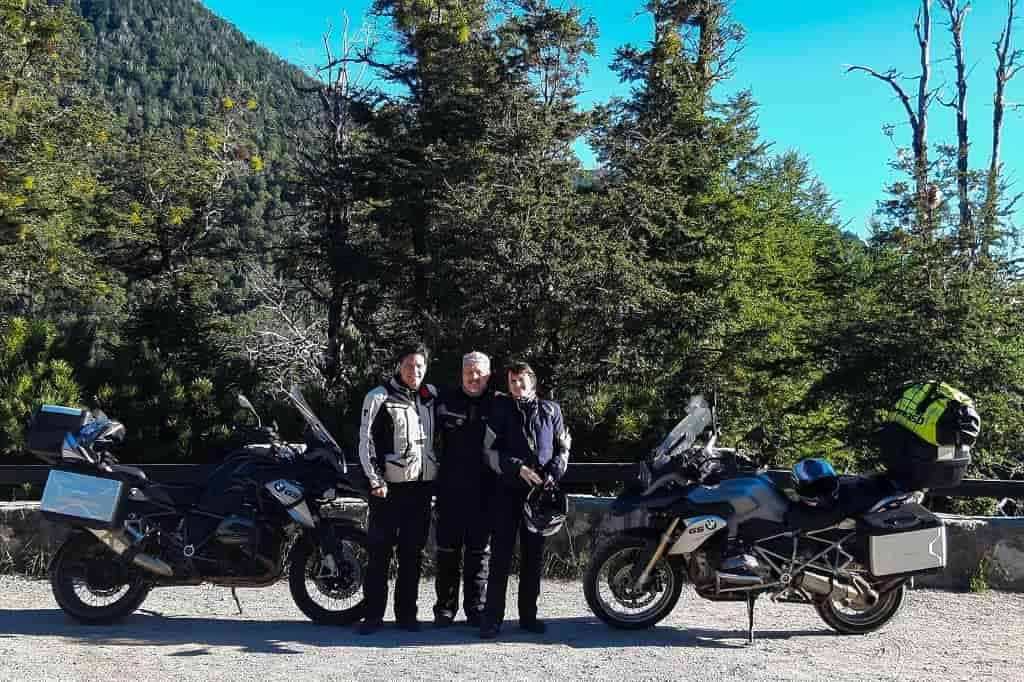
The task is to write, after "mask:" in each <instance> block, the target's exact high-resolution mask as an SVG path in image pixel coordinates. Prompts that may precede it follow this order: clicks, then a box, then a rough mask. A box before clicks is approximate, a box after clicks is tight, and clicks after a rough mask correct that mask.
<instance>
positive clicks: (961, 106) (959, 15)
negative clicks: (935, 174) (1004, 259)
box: [939, 0, 978, 264]
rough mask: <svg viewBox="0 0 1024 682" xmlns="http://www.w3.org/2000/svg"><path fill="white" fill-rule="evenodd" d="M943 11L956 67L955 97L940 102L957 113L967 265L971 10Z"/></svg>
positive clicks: (951, 7) (971, 245) (948, 2)
mask: <svg viewBox="0 0 1024 682" xmlns="http://www.w3.org/2000/svg"><path fill="white" fill-rule="evenodd" d="M939 2H940V4H941V5H942V8H943V9H945V10H946V14H947V15H948V16H949V32H950V34H952V38H953V58H954V62H955V64H956V97H955V98H954V99H952V100H950V101H949V102H943V101H942V100H939V101H940V102H942V104H943V105H944V106H947V107H949V108H951V109H953V110H955V111H956V139H957V152H956V195H957V202H958V204H959V209H960V220H959V227H958V230H957V237H958V240H959V242H960V246H961V249H962V250H963V251H964V252H965V253H967V254H968V257H969V262H970V263H972V264H973V263H975V262H976V259H977V249H978V246H977V241H978V240H977V236H976V235H975V233H974V225H973V217H972V215H971V202H970V196H969V192H968V190H969V187H968V184H969V180H970V164H969V158H968V157H969V154H970V139H969V137H968V133H967V66H966V62H965V61H964V21H965V19H966V18H967V13H968V12H969V11H970V10H971V3H970V0H967V1H966V2H964V3H963V4H962V5H961V4H960V2H959V0H939Z"/></svg>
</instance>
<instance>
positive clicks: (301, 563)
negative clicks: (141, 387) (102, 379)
mask: <svg viewBox="0 0 1024 682" xmlns="http://www.w3.org/2000/svg"><path fill="white" fill-rule="evenodd" d="M288 398H289V399H290V401H291V402H292V403H293V405H294V406H295V408H296V409H297V410H298V411H299V413H300V414H301V415H302V417H303V419H304V421H305V422H306V424H307V426H308V429H307V431H308V433H309V434H310V435H311V437H310V439H309V440H310V443H309V444H308V445H307V444H288V443H285V442H283V441H282V440H281V439H280V437H279V436H278V434H277V431H276V427H274V426H263V425H262V421H261V420H260V418H259V415H258V414H256V411H255V410H254V409H253V407H252V404H251V403H250V402H249V401H248V399H246V398H245V397H244V396H240V397H239V403H240V404H241V405H242V406H243V407H245V408H246V409H248V410H250V411H251V412H252V413H253V414H254V415H255V416H256V422H257V427H255V428H251V427H250V428H248V429H246V430H238V429H236V436H237V435H239V434H240V433H241V435H243V436H244V437H245V440H246V441H247V443H246V444H245V445H244V446H242V447H240V448H238V449H237V450H235V451H233V452H232V453H230V454H229V455H228V456H227V457H226V458H225V459H224V460H223V462H222V463H220V464H219V465H218V466H217V468H216V469H215V470H214V471H213V472H212V474H211V475H210V476H209V478H208V480H207V481H206V483H205V485H202V486H199V485H166V484H161V483H155V482H153V481H150V480H149V479H148V478H147V476H146V474H145V472H143V471H142V470H141V469H139V468H137V467H132V466H128V465H124V464H120V463H119V462H118V461H117V458H116V457H115V456H114V455H113V454H112V453H111V448H112V446H113V445H114V444H115V443H117V442H119V441H121V440H123V437H124V433H125V427H124V425H123V424H121V423H119V422H117V421H115V420H112V419H108V418H107V417H106V415H104V414H102V413H95V414H90V413H87V412H86V411H84V410H75V409H71V408H65V407H57V406H51V405H44V406H43V407H42V408H41V410H40V412H39V413H38V414H37V416H36V419H35V420H34V422H33V427H32V431H31V433H30V436H29V449H30V451H32V452H33V453H34V454H37V455H39V456H41V457H43V458H44V459H46V460H47V461H49V462H50V463H51V464H52V465H53V466H52V469H51V471H50V474H49V476H48V479H47V482H46V486H45V488H44V490H43V497H42V503H41V505H40V506H41V510H42V512H43V514H44V515H45V516H47V517H49V518H50V519H52V520H56V521H61V522H64V523H67V524H69V525H70V526H71V528H72V531H71V534H70V536H69V537H68V538H67V540H66V541H65V542H64V543H63V544H62V545H61V546H60V548H59V549H58V550H57V552H56V553H55V555H54V556H53V559H52V561H51V563H50V583H51V586H52V589H53V594H54V597H55V598H56V600H57V603H58V604H59V605H60V607H61V608H62V609H63V610H64V611H65V612H66V613H68V615H70V616H71V617H72V618H74V619H75V620H77V621H80V622H83V623H110V622H113V621H115V620H117V619H119V618H122V617H124V616H126V615H128V614H130V613H132V612H133V611H135V609H137V608H138V607H139V606H140V605H141V604H142V603H143V601H144V600H145V599H146V596H147V595H148V594H149V592H150V590H151V589H153V588H155V587H174V586H182V585H199V584H202V583H212V584H214V585H221V586H226V587H230V588H231V590H232V595H233V596H234V597H235V603H236V605H238V608H239V613H241V605H240V604H239V602H238V597H237V595H236V594H235V588H236V587H266V586H269V585H272V584H274V583H276V582H277V581H278V580H280V579H282V578H285V577H287V580H288V586H289V588H290V591H291V595H292V598H293V599H294V601H295V604H296V605H297V606H298V607H299V609H300V610H301V611H302V612H303V613H304V614H305V615H306V616H307V617H309V618H310V619H311V620H313V621H315V622H317V623H324V624H331V625H347V624H351V623H353V622H355V621H357V620H359V619H360V618H361V617H362V612H363V609H364V602H365V600H364V599H363V595H362V588H363V581H364V578H365V574H366V566H367V558H368V551H367V538H366V534H365V533H364V532H363V531H362V529H361V528H360V527H359V526H358V524H357V523H355V522H353V521H348V520H345V519H341V518H331V517H327V516H325V515H324V513H323V512H324V509H323V507H324V506H325V505H327V504H328V503H330V502H331V501H333V500H336V499H339V498H343V497H362V498H365V491H361V490H359V489H358V488H357V487H356V486H354V485H353V483H352V482H351V481H350V477H349V475H348V464H347V463H346V461H345V455H344V453H343V452H342V449H341V447H340V446H339V445H338V443H337V442H336V441H335V440H334V438H333V437H332V436H331V434H330V433H329V432H328V431H327V429H326V428H325V427H324V425H323V424H322V423H321V421H320V420H319V419H318V418H317V416H316V414H315V413H314V412H313V410H312V409H311V408H310V407H309V405H308V403H307V402H306V400H305V398H304V397H303V396H302V393H301V392H300V391H299V390H298V389H297V388H293V389H292V390H291V392H290V393H289V394H288ZM69 426H72V427H73V428H68V427H69ZM59 434H63V435H59ZM58 442H59V445H56V443H58Z"/></svg>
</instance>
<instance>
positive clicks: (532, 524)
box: [523, 486, 569, 535]
mask: <svg viewBox="0 0 1024 682" xmlns="http://www.w3.org/2000/svg"><path fill="white" fill-rule="evenodd" d="M568 513H569V498H567V497H566V496H565V493H563V492H562V491H561V490H559V489H558V488H557V487H553V488H545V487H543V486H537V487H535V488H534V489H533V490H531V491H530V494H529V495H527V496H526V501H525V502H523V520H524V521H525V522H526V527H527V528H529V529H530V531H531V532H533V533H540V534H541V535H554V534H555V533H557V532H558V531H559V530H560V529H561V528H562V524H563V523H565V517H566V515H567V514H568Z"/></svg>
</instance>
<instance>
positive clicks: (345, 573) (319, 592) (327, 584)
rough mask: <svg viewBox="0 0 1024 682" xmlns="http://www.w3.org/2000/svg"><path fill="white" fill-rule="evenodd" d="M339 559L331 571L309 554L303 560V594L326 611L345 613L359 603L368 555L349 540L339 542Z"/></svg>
mask: <svg viewBox="0 0 1024 682" xmlns="http://www.w3.org/2000/svg"><path fill="white" fill-rule="evenodd" d="M339 545H340V546H341V551H340V555H341V556H336V557H335V567H336V569H337V570H331V569H330V567H329V566H327V564H326V563H325V562H324V561H323V557H322V555H321V553H320V552H319V551H314V552H310V553H309V558H308V559H307V560H306V570H305V572H304V573H305V583H306V593H307V594H308V595H309V597H310V599H312V600H313V603H315V604H316V605H317V606H319V607H320V608H322V609H324V610H326V611H347V610H349V609H351V608H353V607H355V606H358V605H359V603H360V602H361V601H362V599H363V583H364V581H365V579H366V565H367V562H368V558H369V557H368V554H367V551H366V548H365V547H363V546H362V545H360V544H358V543H356V542H352V541H351V540H342V541H340V542H339Z"/></svg>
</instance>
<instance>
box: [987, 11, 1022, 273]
mask: <svg viewBox="0 0 1024 682" xmlns="http://www.w3.org/2000/svg"><path fill="white" fill-rule="evenodd" d="M1016 9H1017V0H1008V2H1007V15H1006V24H1005V26H1003V30H1002V32H1001V33H1000V34H999V40H997V41H996V43H995V51H996V88H995V92H994V94H993V96H992V104H993V107H992V158H991V160H990V162H989V167H988V175H987V176H986V179H985V202H984V205H983V208H982V220H981V229H980V244H979V250H980V254H979V256H980V258H981V260H983V261H986V262H987V261H988V260H989V258H990V255H991V253H990V252H991V248H992V243H993V242H994V241H995V239H996V238H997V236H998V234H997V229H996V219H997V218H998V210H999V209H998V207H999V198H1000V194H1001V193H1002V187H1001V183H1000V176H1001V175H1002V161H1001V160H1000V157H999V154H1000V145H1001V144H1002V130H1003V114H1004V113H1005V111H1006V107H1007V106H1011V107H1012V106H1014V105H1008V103H1007V102H1006V85H1007V83H1009V82H1010V80H1012V79H1013V77H1014V76H1016V75H1017V73H1018V72H1020V70H1021V68H1022V67H1024V50H1021V49H1020V48H1014V47H1013V22H1014V19H1015V14H1016Z"/></svg>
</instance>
